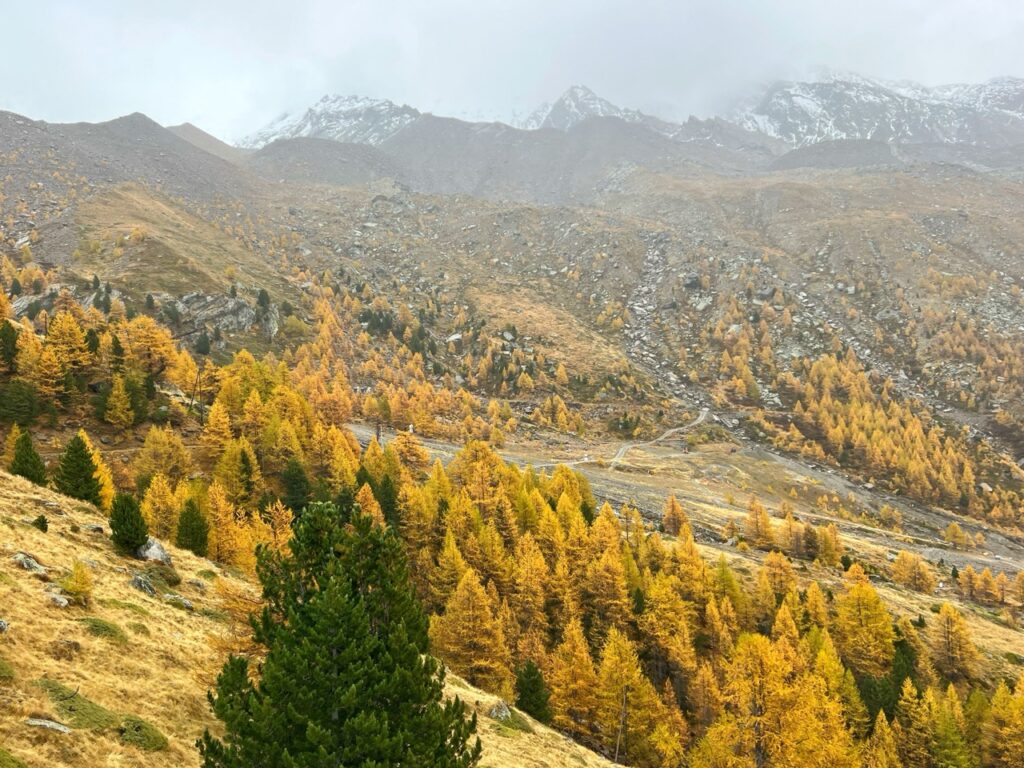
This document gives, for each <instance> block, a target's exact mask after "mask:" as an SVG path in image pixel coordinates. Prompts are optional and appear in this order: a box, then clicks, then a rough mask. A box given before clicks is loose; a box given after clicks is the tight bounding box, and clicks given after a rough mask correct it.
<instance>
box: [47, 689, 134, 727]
mask: <svg viewBox="0 0 1024 768" xmlns="http://www.w3.org/2000/svg"><path fill="white" fill-rule="evenodd" d="M39 687H40V688H42V689H43V690H44V691H46V694H47V695H48V696H49V697H50V703H52V704H53V708H54V710H55V711H56V712H57V715H58V716H59V717H60V719H61V720H62V721H63V722H64V723H65V725H67V726H68V727H69V728H78V729H81V730H88V731H102V730H106V729H107V728H113V727H114V726H116V725H117V724H118V723H120V722H121V718H120V717H118V716H117V715H116V714H115V713H113V712H111V711H110V710H109V709H107V708H106V707H101V706H100V705H99V704H97V703H96V702H94V701H90V700H89V699H87V698H85V696H83V695H82V694H81V693H80V692H79V691H78V690H72V689H71V688H68V687H67V686H65V685H61V684H60V683H58V682H57V681H55V680H48V679H46V678H43V679H42V680H40V681H39Z"/></svg>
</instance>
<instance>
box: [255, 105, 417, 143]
mask: <svg viewBox="0 0 1024 768" xmlns="http://www.w3.org/2000/svg"><path fill="white" fill-rule="evenodd" d="M419 115H420V113H419V111H417V110H415V109H413V108H412V107H410V106H407V105H404V104H403V105H401V106H399V105H397V104H395V103H394V102H391V101H388V100H387V99H370V98H366V97H365V96H337V95H327V96H324V97H323V98H321V99H320V100H319V101H318V102H317V103H316V104H314V105H313V106H311V107H310V108H309V109H307V110H306V111H305V112H302V113H295V114H288V113H286V114H283V115H281V116H280V117H278V118H277V119H276V120H274V121H273V122H271V123H269V124H268V125H266V126H264V127H263V128H261V129H260V130H258V131H256V133H253V134H251V135H249V136H246V137H245V138H244V139H242V140H241V141H239V142H238V146H240V147H245V148H248V149H259V148H260V147H263V146H265V145H267V144H270V143H271V142H273V141H277V140H278V139H293V138H296V137H300V136H302V137H311V138H317V139H333V140H335V141H345V142H353V143H356V144H380V143H381V142H382V141H384V140H386V139H388V138H389V137H391V136H393V135H394V134H396V133H397V132H398V131H400V130H401V129H402V128H404V127H405V126H407V125H408V124H409V123H411V122H412V121H413V120H415V119H416V118H417V117H419Z"/></svg>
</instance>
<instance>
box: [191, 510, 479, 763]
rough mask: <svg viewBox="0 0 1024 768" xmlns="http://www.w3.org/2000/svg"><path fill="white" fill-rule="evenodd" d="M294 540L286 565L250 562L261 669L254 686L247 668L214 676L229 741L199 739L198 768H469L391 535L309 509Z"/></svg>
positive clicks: (365, 521)
mask: <svg viewBox="0 0 1024 768" xmlns="http://www.w3.org/2000/svg"><path fill="white" fill-rule="evenodd" d="M348 515H351V516H352V519H351V522H350V524H349V525H345V524H343V523H342V522H341V519H342V518H343V517H347V516H348ZM293 533H294V538H293V539H292V542H291V544H290V547H289V549H290V555H289V556H287V557H285V556H283V555H281V554H280V553H277V552H274V551H270V550H268V549H261V550H260V552H259V555H258V564H257V573H258V574H259V577H260V581H261V582H262V584H263V596H264V600H265V608H264V610H263V613H262V615H261V616H260V618H259V619H258V620H257V621H256V622H254V629H255V635H254V637H255V640H256V642H257V643H259V644H260V645H263V646H264V647H265V648H266V649H267V654H266V658H265V660H264V662H263V664H262V665H261V667H260V669H259V674H258V679H257V680H256V681H255V682H253V681H252V680H251V679H250V671H249V668H248V662H247V661H246V660H245V659H240V658H235V657H232V658H231V659H229V661H228V662H227V664H226V665H225V666H224V669H223V671H222V672H221V675H220V677H219V678H218V681H217V690H216V693H215V694H211V696H210V700H211V704H212V705H213V710H214V713H215V714H216V715H217V717H218V718H220V720H221V721H223V723H224V726H225V735H224V738H223V739H218V738H215V737H214V736H212V735H211V734H210V733H209V732H207V733H206V734H204V736H203V738H202V739H201V740H200V742H199V748H200V752H201V753H202V757H203V765H204V767H205V768H242V766H245V767H246V768H248V766H253V765H266V766H293V767H294V768H319V766H327V765H351V766H386V765H409V766H438V767H439V768H470V766H474V765H476V763H477V762H478V760H479V758H480V745H479V741H478V740H473V739H472V738H471V737H472V734H473V731H474V730H475V728H476V719H475V717H473V718H471V719H467V718H466V713H465V707H464V705H463V704H462V703H461V702H460V701H459V700H458V699H455V700H453V701H449V702H447V703H443V696H442V692H443V668H442V667H441V666H440V664H439V663H438V662H437V661H436V660H434V659H433V658H431V657H430V656H427V655H426V650H427V631H426V630H427V622H426V618H425V617H424V615H423V611H422V608H421V607H420V605H419V602H418V601H417V600H416V597H415V594H414V592H413V590H412V587H411V585H410V583H409V573H408V567H407V565H406V562H405V557H404V553H403V549H402V545H401V543H400V542H399V540H398V538H397V536H396V535H395V533H394V531H392V530H391V529H383V528H381V527H379V526H374V525H373V523H372V520H371V519H370V518H369V517H368V516H366V515H362V514H359V513H355V514H352V511H351V510H342V511H339V510H338V509H337V508H336V507H335V506H334V505H333V504H329V503H316V504H311V505H309V506H308V507H307V508H306V511H305V513H304V514H303V515H302V516H301V517H299V518H298V520H297V521H296V523H295V527H294V532H293ZM298 681H301V684H298Z"/></svg>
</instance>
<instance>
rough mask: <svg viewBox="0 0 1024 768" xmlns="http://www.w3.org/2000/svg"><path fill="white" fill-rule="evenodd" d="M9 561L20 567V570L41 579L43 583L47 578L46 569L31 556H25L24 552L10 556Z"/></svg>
mask: <svg viewBox="0 0 1024 768" xmlns="http://www.w3.org/2000/svg"><path fill="white" fill-rule="evenodd" d="M11 560H13V561H14V563H15V564H16V565H18V566H21V568H23V569H24V570H26V571H28V572H29V573H31V574H32V575H33V576H36V577H37V578H41V579H43V580H44V581H45V580H47V579H48V578H49V576H48V575H47V573H46V569H45V568H44V567H43V566H41V565H40V564H39V562H38V561H37V560H36V559H35V558H34V557H32V556H31V555H27V554H25V553H24V552H16V553H15V554H14V555H12V556H11Z"/></svg>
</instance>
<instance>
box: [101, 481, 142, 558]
mask: <svg viewBox="0 0 1024 768" xmlns="http://www.w3.org/2000/svg"><path fill="white" fill-rule="evenodd" d="M110 538H111V539H113V540H114V546H115V547H117V548H118V549H119V550H121V551H122V552H134V551H135V550H137V549H138V548H139V547H141V546H142V545H143V544H145V543H146V540H147V539H148V538H149V527H148V526H147V525H146V520H145V518H144V517H143V516H142V512H141V511H140V510H139V502H137V501H136V500H135V497H134V496H132V495H130V494H127V493H119V494H117V496H115V497H114V503H113V504H112V505H111V507H110Z"/></svg>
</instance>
